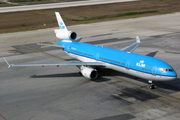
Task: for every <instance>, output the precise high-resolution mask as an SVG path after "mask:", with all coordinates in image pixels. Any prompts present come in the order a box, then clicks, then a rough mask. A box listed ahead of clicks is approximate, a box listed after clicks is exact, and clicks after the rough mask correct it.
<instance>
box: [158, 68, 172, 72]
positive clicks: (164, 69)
mask: <svg viewBox="0 0 180 120" xmlns="http://www.w3.org/2000/svg"><path fill="white" fill-rule="evenodd" d="M168 71H174V70H173V69H166V68H161V72H168Z"/></svg>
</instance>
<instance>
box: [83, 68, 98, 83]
mask: <svg viewBox="0 0 180 120" xmlns="http://www.w3.org/2000/svg"><path fill="white" fill-rule="evenodd" d="M80 69H81V73H82V75H83V76H84V77H86V78H89V79H92V80H95V79H96V78H97V77H98V72H97V70H96V69H93V68H88V67H84V66H81V68H80Z"/></svg>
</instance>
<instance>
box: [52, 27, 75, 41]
mask: <svg viewBox="0 0 180 120" xmlns="http://www.w3.org/2000/svg"><path fill="white" fill-rule="evenodd" d="M54 32H55V34H56V37H57V38H59V39H62V40H75V39H76V37H77V34H76V33H75V32H73V31H65V30H61V29H55V30H54Z"/></svg>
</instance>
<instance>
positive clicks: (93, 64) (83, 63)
mask: <svg viewBox="0 0 180 120" xmlns="http://www.w3.org/2000/svg"><path fill="white" fill-rule="evenodd" d="M4 60H5V61H6V63H7V65H8V66H9V67H11V66H21V67H22V66H42V67H44V66H60V65H85V66H86V65H89V66H102V67H103V66H105V64H104V63H101V62H80V61H71V62H49V63H21V64H9V63H8V61H7V60H6V59H5V58H4Z"/></svg>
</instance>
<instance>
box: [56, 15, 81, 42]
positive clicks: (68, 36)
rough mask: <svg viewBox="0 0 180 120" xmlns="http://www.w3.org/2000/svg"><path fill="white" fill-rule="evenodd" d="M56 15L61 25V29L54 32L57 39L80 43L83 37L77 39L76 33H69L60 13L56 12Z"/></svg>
mask: <svg viewBox="0 0 180 120" xmlns="http://www.w3.org/2000/svg"><path fill="white" fill-rule="evenodd" d="M55 14H56V18H57V22H58V25H59V29H55V30H54V32H55V34H56V37H57V38H59V39H61V40H63V41H67V42H79V41H80V40H81V39H82V37H79V38H77V39H76V37H77V34H76V32H74V31H68V29H67V28H66V25H65V23H64V21H63V20H62V18H61V17H60V14H59V12H55Z"/></svg>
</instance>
